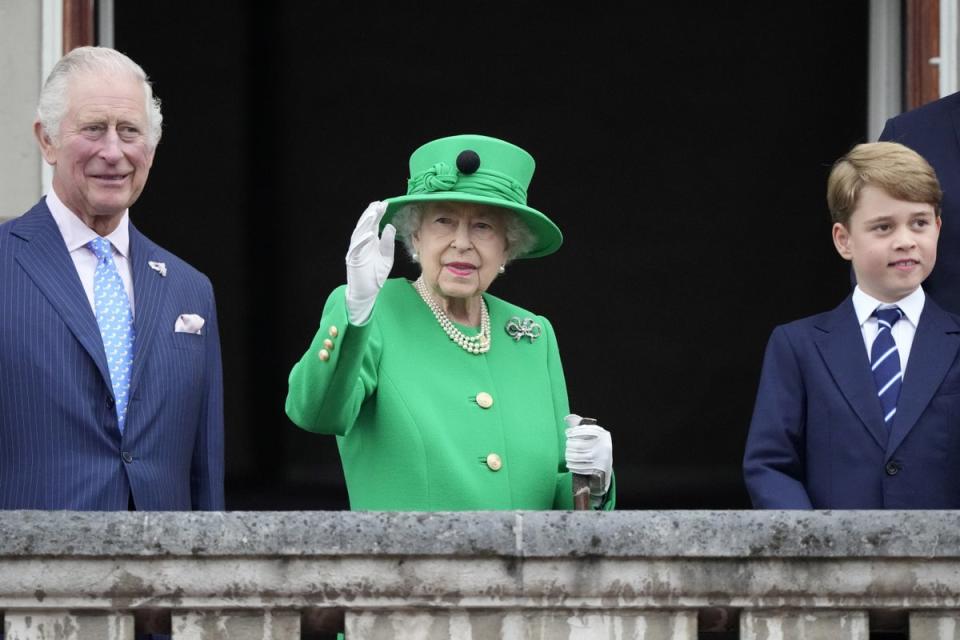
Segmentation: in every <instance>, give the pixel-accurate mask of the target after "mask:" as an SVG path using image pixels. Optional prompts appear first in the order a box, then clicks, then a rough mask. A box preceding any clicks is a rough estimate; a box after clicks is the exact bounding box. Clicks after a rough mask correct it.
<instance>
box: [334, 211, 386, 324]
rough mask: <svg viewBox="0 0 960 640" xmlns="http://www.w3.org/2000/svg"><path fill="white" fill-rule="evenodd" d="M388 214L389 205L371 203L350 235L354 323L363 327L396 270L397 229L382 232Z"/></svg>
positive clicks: (350, 302)
mask: <svg viewBox="0 0 960 640" xmlns="http://www.w3.org/2000/svg"><path fill="white" fill-rule="evenodd" d="M386 211H387V203H386V202H371V203H370V206H368V207H367V209H366V211H364V212H363V214H362V215H361V216H360V219H359V220H357V226H356V228H355V229H354V230H353V234H352V235H351V236H350V248H349V249H348V250H347V258H346V261H347V315H348V316H349V318H350V324H363V323H364V322H366V321H367V320H368V319H369V318H370V313H371V312H372V311H373V305H374V303H375V302H376V301H377V294H379V293H380V289H382V288H383V283H384V282H385V281H386V279H387V275H389V273H390V269H391V267H393V249H394V245H393V241H394V238H395V237H396V235H397V230H396V229H395V228H394V226H393V225H392V224H388V225H386V226H385V227H384V228H383V234H379V233H378V230H379V228H380V220H381V219H382V218H383V214H384V213H385V212H386Z"/></svg>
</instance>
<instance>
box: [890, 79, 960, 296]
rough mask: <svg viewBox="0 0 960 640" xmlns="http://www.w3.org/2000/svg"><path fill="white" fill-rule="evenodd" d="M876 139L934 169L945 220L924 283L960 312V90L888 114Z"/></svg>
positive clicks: (925, 286)
mask: <svg viewBox="0 0 960 640" xmlns="http://www.w3.org/2000/svg"><path fill="white" fill-rule="evenodd" d="M880 140H888V141H890V142H899V143H900V144H904V145H906V146H908V147H910V148H911V149H913V150H914V151H916V152H917V153H919V154H920V155H922V156H923V157H924V158H926V160H927V162H929V163H930V164H931V165H932V166H933V169H934V171H936V172H937V178H938V179H939V180H940V186H941V187H942V188H943V214H942V215H943V220H944V224H943V229H942V230H941V233H940V255H939V256H938V257H937V266H936V268H935V269H934V270H933V273H931V274H930V277H929V278H927V281H926V282H924V283H923V287H924V289H926V290H927V291H928V292H929V293H930V294H931V295H932V296H934V297H935V298H936V299H937V302H939V303H940V304H941V305H943V307H944V308H945V309H947V310H948V311H950V312H952V313H957V314H960V93H954V94H952V95H949V96H946V97H944V98H940V99H939V100H934V101H933V102H930V103H928V104H925V105H923V106H922V107H918V108H916V109H913V110H911V111H907V112H906V113H902V114H900V115H899V116H896V117H894V118H890V119H889V120H887V124H886V126H885V127H884V128H883V132H882V133H881V134H880Z"/></svg>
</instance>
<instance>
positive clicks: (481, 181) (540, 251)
mask: <svg viewBox="0 0 960 640" xmlns="http://www.w3.org/2000/svg"><path fill="white" fill-rule="evenodd" d="M534 166H535V163H534V161H533V156H531V155H530V154H529V153H527V152H526V151H524V150H523V149H521V148H520V147H518V146H516V145H514V144H510V143H509V142H506V141H504V140H498V139H496V138H490V137H488V136H478V135H461V136H450V137H447V138H440V139H439V140H434V141H432V142H428V143H426V144H425V145H423V146H422V147H420V148H419V149H417V150H416V151H414V152H413V154H412V155H411V156H410V179H409V180H407V195H405V196H397V197H396V198H389V199H388V200H387V201H386V202H387V212H386V213H385V214H384V216H383V220H382V221H381V222H380V225H381V227H382V226H383V225H385V224H386V223H388V222H390V220H391V219H392V218H393V216H394V214H396V213H397V211H399V210H400V208H401V207H403V206H404V205H406V204H409V203H411V202H431V201H437V200H448V201H452V202H474V203H477V204H486V205H491V206H494V207H503V208H504V209H509V210H511V211H513V212H515V213H516V214H517V215H518V216H519V217H520V219H521V220H522V221H523V222H525V223H526V225H527V226H528V227H529V228H530V231H532V232H533V234H534V235H535V236H536V238H537V241H536V243H535V244H534V246H533V248H532V249H531V250H530V251H528V252H527V253H525V254H523V255H522V256H517V257H518V258H539V257H540V256H545V255H548V254H551V253H553V252H554V251H556V250H557V249H559V248H560V245H561V244H563V234H562V233H560V229H558V228H557V225H555V224H553V222H551V221H550V219H549V218H548V217H547V216H545V215H543V214H542V213H540V212H539V211H537V210H536V209H531V208H530V207H528V206H527V187H529V186H530V178H532V177H533V169H534Z"/></svg>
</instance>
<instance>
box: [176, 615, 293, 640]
mask: <svg viewBox="0 0 960 640" xmlns="http://www.w3.org/2000/svg"><path fill="white" fill-rule="evenodd" d="M170 626H171V628H172V630H173V640H291V639H296V638H299V637H300V612H299V611H286V610H284V611H271V610H269V609H268V610H265V611H260V610H255V609H245V610H236V611H229V610H219V611H178V612H175V613H174V614H173V615H172V616H171V620H170Z"/></svg>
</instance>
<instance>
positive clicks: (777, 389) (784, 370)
mask: <svg viewBox="0 0 960 640" xmlns="http://www.w3.org/2000/svg"><path fill="white" fill-rule="evenodd" d="M805 407H806V391H805V389H804V384H803V377H802V375H801V372H800V365H799V362H798V361H797V356H796V353H795V352H794V349H793V346H792V345H791V344H790V340H789V337H788V335H787V332H786V330H784V328H783V327H777V328H776V329H775V330H774V331H773V334H772V335H771V336H770V341H769V342H768V344H767V351H766V355H765V356H764V360H763V370H762V372H761V374H760V387H759V390H758V391H757V400H756V405H755V406H754V410H753V420H752V421H751V422H750V432H749V434H748V436H747V444H746V448H745V452H744V459H743V473H744V480H745V482H746V485H747V491H748V492H749V493H750V499H751V500H752V502H753V506H754V507H755V508H758V509H810V508H812V506H811V504H810V498H809V496H808V495H807V490H806V487H805V481H806V477H805V460H804V442H805V428H804V426H805V424H806V408H805Z"/></svg>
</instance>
